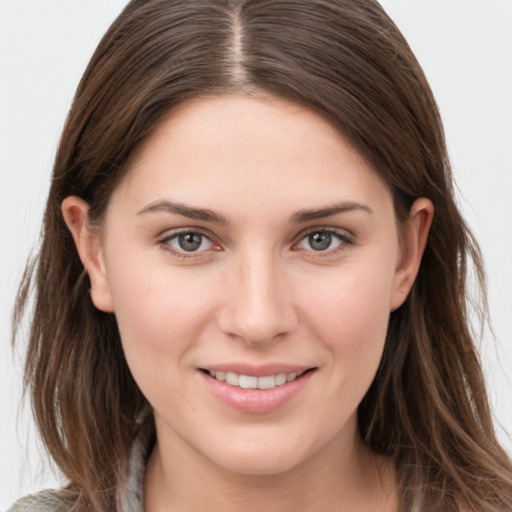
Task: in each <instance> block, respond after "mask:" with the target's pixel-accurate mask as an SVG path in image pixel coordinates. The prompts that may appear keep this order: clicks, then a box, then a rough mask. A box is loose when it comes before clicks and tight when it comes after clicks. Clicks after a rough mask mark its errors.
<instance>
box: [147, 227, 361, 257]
mask: <svg viewBox="0 0 512 512" xmlns="http://www.w3.org/2000/svg"><path fill="white" fill-rule="evenodd" d="M320 233H322V234H327V235H330V236H332V237H333V238H335V239H337V240H338V241H339V244H338V245H337V246H336V247H334V248H333V249H327V250H320V251H315V250H314V249H303V248H300V247H299V244H300V243H302V242H303V241H304V240H305V239H306V238H307V237H308V236H310V235H313V234H320ZM183 235H198V236H200V237H202V241H201V245H202V243H203V241H204V240H205V239H206V240H208V241H209V242H210V244H212V245H213V246H214V247H215V249H214V250H217V251H219V250H222V249H221V248H220V247H219V245H218V244H216V242H215V241H213V239H212V238H213V237H212V236H211V235H209V234H206V233H204V232H202V231H201V230H196V229H182V230H179V231H175V232H172V233H170V234H169V233H166V234H165V235H163V236H162V237H160V238H158V239H157V242H158V244H159V245H160V246H161V248H162V249H163V250H165V251H168V252H170V253H171V254H172V255H173V256H175V257H177V258H182V259H189V258H198V257H201V255H202V253H204V252H206V251H207V250H208V249H205V250H202V251H189V252H187V251H185V250H183V252H182V251H179V250H176V249H174V248H173V247H172V246H171V245H170V242H171V240H174V239H177V238H178V237H180V236H183ZM297 238H298V241H297V242H295V243H294V244H293V246H292V250H295V251H301V250H305V251H308V252H310V253H312V255H314V257H322V256H327V255H332V254H334V253H337V252H338V251H341V250H343V249H345V248H346V246H347V245H352V244H353V243H354V242H353V239H352V237H351V236H349V235H347V234H346V232H341V231H338V230H336V229H333V228H327V227H325V228H322V227H315V228H311V229H309V230H307V231H304V232H302V233H300V234H299V235H298V237H297Z"/></svg>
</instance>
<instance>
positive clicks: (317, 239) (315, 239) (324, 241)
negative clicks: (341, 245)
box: [309, 232, 332, 251]
mask: <svg viewBox="0 0 512 512" xmlns="http://www.w3.org/2000/svg"><path fill="white" fill-rule="evenodd" d="M331 242H332V235H331V233H326V232H323V233H313V234H311V235H309V244H310V245H311V247H312V248H313V249H314V250H315V251H325V249H328V248H329V246H330V245H331Z"/></svg>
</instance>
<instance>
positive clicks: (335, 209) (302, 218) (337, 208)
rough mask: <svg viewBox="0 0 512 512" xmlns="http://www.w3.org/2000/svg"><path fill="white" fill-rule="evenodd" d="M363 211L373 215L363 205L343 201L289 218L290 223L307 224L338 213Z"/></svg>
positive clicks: (367, 207)
mask: <svg viewBox="0 0 512 512" xmlns="http://www.w3.org/2000/svg"><path fill="white" fill-rule="evenodd" d="M357 210H359V211H363V212H367V213H369V214H373V210H372V209H371V208H370V207H369V206H366V205H364V204H360V203H356V202H353V201H344V202H341V203H335V204H333V205H330V206H326V207H324V208H318V209H311V210H300V211H298V212H297V213H295V214H294V215H292V217H291V221H292V222H294V223H295V224H300V223H303V222H308V221H311V220H318V219H323V218H325V217H330V216H331V215H336V214H338V213H346V212H352V211H357Z"/></svg>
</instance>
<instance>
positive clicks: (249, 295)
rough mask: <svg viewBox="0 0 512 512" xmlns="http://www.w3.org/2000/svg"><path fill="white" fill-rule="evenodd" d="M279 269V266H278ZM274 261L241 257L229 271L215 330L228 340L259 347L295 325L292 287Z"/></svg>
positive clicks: (263, 256) (258, 254) (269, 258)
mask: <svg viewBox="0 0 512 512" xmlns="http://www.w3.org/2000/svg"><path fill="white" fill-rule="evenodd" d="M281 265H282V263H281ZM281 265H280V262H279V261H277V258H274V257H272V256H271V255H268V254H267V255H262V254H261V253H252V254H248V255H246V256H244V257H241V258H240V260H239V261H238V263H237V264H236V265H234V267H235V268H232V269H231V271H230V275H229V278H228V279H227V283H226V287H225V289H224V293H225V297H226V300H225V301H223V307H222V310H221V311H220V313H219V326H220V328H221V330H222V331H223V332H225V333H227V334H228V335H230V336H233V337H237V338H240V339H243V340H245V341H246V342H247V343H248V344H250V345H259V344H264V343H268V342H271V341H273V340H276V339H277V338H282V337H284V336H286V335H287V334H289V333H290V332H291V331H292V330H293V329H294V327H295V326H296V324H297V315H296V310H295V307H294V304H293V294H292V287H291V286H290V283H289V282H288V280H287V278H286V274H285V272H284V271H283V270H284V269H283V268H282V267H281Z"/></svg>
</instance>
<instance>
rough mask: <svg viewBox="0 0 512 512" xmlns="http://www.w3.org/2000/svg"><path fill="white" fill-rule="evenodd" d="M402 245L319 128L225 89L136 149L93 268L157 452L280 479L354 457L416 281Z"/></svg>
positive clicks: (361, 176) (385, 211)
mask: <svg viewBox="0 0 512 512" xmlns="http://www.w3.org/2000/svg"><path fill="white" fill-rule="evenodd" d="M417 224H418V223H417ZM409 238H410V237H409ZM412 238H413V239H414V240H416V239H415V238H414V237H412ZM414 243H416V242H413V245H414ZM420 245H421V243H420ZM400 247H401V245H399V236H398V232H397V224H396V220H395V215H394V210H393V203H392V199H391V195H390V192H389V190H388V188H387V187H386V185H385V184H384V183H383V181H382V180H381V179H380V178H379V177H378V176H377V174H376V173H375V172H373V171H372V170H371V169H370V168H369V167H368V165H367V164H366V163H365V161H364V160H363V159H362V158H361V156H360V155H359V154H358V153H357V152H356V151H355V150H354V149H353V148H352V147H351V146H350V145H349V144H348V143H347V141H346V140H344V138H343V137H342V136H340V134H339V133H338V132H337V131H336V130H335V129H334V128H333V127H332V126H331V125H330V124H329V123H328V122H327V121H325V120H324V119H323V118H322V117H320V116H319V115H317V114H315V113H313V112H312V111H309V110H307V109H305V108H304V107H302V106H300V105H297V104H294V103H290V102H285V101H283V100H279V99H256V98H250V97H245V96H220V97H208V98H204V99H197V100H194V101H191V102H188V103H186V104H184V105H183V106H181V107H180V108H179V109H177V110H174V111H173V112H172V113H171V114H170V115H169V116H168V117H167V118H166V120H164V121H163V122H162V123H161V124H160V126H159V127H158V129H157V130H156V131H155V132H154V134H153V135H151V137H150V138H149V140H147V141H146V142H145V144H144V145H143V147H142V148H141V149H140V151H139V152H138V153H137V155H136V158H135V160H134V162H133V165H132V167H131V169H130V171H129V173H128V174H127V176H126V178H125V179H124V180H123V181H122V183H121V184H120V185H119V186H118V188H117V189H116V190H115V192H114V193H113V196H112V198H111V201H110V203H109V207H108V210H107V215H106V219H105V224H104V229H103V232H102V234H101V239H100V244H99V245H98V248H97V252H96V256H95V257H94V258H92V262H90V263H89V264H86V266H87V267H88V271H89V274H90V277H91V283H92V297H93V301H94V302H95V304H96V305H97V306H98V307H99V308H100V309H103V310H107V311H113V312H115V316H116V319H117V322H118V325H119V329H120V333H121V339H122V343H123V347H124V350H125V353H126V358H127V361H128V365H129V367H130V369H131V371H132V373H133V376H134V378H135V380H136V382H137V383H138V385H139V386H140V389H141V390H142V392H143V393H144V395H145V396H146V397H147V399H148V401H149V402H150V404H151V405H152V407H153V409H154V414H155V419H156V425H157V435H158V440H159V445H160V446H162V447H166V448H168V449H169V450H173V451H174V453H180V454H186V456H188V457H193V458H194V459H195V460H196V461H197V460H198V461H203V462H207V463H208V464H211V463H213V464H214V465H216V466H220V467H222V468H224V469H227V470H230V471H234V472H240V473H246V474H247V473H250V474H273V473H278V472H282V471H285V470H287V469H291V468H293V467H296V466H298V465H300V464H301V463H302V462H305V461H306V460H309V459H311V458H315V457H316V458H318V457H320V458H321V457H329V456H330V454H332V453H336V452H337V451H346V450H347V449H349V448H350V447H352V446H354V443H355V440H356V438H357V434H356V431H357V429H356V410H357V406H358V404H359V403H360V401H361V399H362V398H363V396H364V394H365V393H366V391H367V389H368V387H369V386H370V383H371V382H372V379H373V377H374V375H375V372H376V370H377V367H378V365H379V361H380V358H381V354H382V351H383V347H384V340H385V336H386V329H387V325H388V317H389V314H390V311H391V310H392V309H393V308H396V307H398V306H399V305H400V304H401V303H402V301H403V300H404V298H405V296H406V294H407V292H408V290H409V287H410V285H411V283H412V279H413V278H414V274H415V270H414V269H412V270H411V269H410V267H411V265H412V267H414V265H413V264H411V261H410V260H411V257H409V256H404V254H403V252H404V250H401V249H400ZM93 252H94V250H93ZM413 252H414V251H413ZM95 258H96V259H95ZM413 259H414V258H413ZM416 259H418V257H416ZM96 260H97V261H96ZM413 263H414V264H416V263H417V262H413ZM254 387H256V388H257V389H254ZM260 388H262V389H260Z"/></svg>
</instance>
